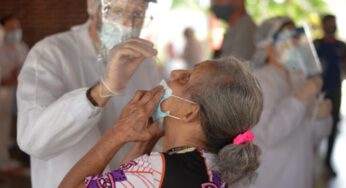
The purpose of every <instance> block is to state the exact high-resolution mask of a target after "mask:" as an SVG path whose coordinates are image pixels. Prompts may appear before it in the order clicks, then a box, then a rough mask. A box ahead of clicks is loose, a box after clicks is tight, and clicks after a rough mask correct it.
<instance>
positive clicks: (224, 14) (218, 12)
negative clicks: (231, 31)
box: [211, 5, 235, 21]
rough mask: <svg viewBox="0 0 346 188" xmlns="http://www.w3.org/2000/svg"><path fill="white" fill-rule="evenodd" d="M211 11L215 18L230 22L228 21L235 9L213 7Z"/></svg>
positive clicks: (228, 6)
mask: <svg viewBox="0 0 346 188" xmlns="http://www.w3.org/2000/svg"><path fill="white" fill-rule="evenodd" d="M211 10H212V11H213V12H214V14H215V16H216V17H217V18H219V19H222V20H224V21H228V19H229V18H230V17H231V16H232V15H233V13H234V12H235V8H234V6H233V5H213V6H212V7H211Z"/></svg>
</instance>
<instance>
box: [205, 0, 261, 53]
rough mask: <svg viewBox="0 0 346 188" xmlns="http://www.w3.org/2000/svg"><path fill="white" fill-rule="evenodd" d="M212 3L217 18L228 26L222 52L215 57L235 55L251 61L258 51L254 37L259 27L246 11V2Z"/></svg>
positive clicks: (239, 0) (224, 0)
mask: <svg viewBox="0 0 346 188" xmlns="http://www.w3.org/2000/svg"><path fill="white" fill-rule="evenodd" d="M211 3H212V11H213V13H214V14H215V16H216V17H217V18H219V19H221V20H223V21H225V22H226V24H227V25H228V30H227V32H226V34H225V36H224V39H223V43H222V47H221V50H220V51H219V52H216V54H215V55H214V56H216V57H217V56H223V57H227V56H229V55H235V56H237V57H240V58H242V59H244V60H251V58H252V56H253V54H254V52H255V50H256V47H255V43H254V37H255V33H256V29H257V26H256V24H255V22H254V21H253V20H252V18H251V17H250V15H249V14H248V13H247V11H246V7H245V4H246V3H245V0H211ZM217 53H219V54H217Z"/></svg>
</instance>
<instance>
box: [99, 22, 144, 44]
mask: <svg viewBox="0 0 346 188" xmlns="http://www.w3.org/2000/svg"><path fill="white" fill-rule="evenodd" d="M98 34H99V37H100V40H101V42H102V44H103V45H104V46H105V47H106V48H107V49H108V50H110V49H112V48H113V47H114V46H115V45H117V44H120V43H121V42H124V41H125V40H127V39H129V38H131V37H138V36H139V31H138V30H133V29H132V28H129V27H126V26H123V25H121V24H119V23H118V22H112V21H109V20H106V19H103V20H102V26H101V29H100V31H99V32H98Z"/></svg>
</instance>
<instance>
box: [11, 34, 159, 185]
mask: <svg viewBox="0 0 346 188" xmlns="http://www.w3.org/2000/svg"><path fill="white" fill-rule="evenodd" d="M104 70H105V65H104V64H103V63H100V62H98V61H97V54H96V52H95V49H94V46H93V44H92V41H91V39H90V37H89V33H88V28H87V27H79V28H76V29H73V30H70V31H68V32H65V33H61V34H57V35H54V36H51V37H48V38H45V39H44V40H42V41H40V42H39V43H37V44H36V45H35V46H34V47H33V49H32V50H31V51H30V53H29V55H28V58H27V59H26V62H25V64H24V67H23V69H22V71H21V73H20V76H19V85H18V92H17V98H18V107H19V116H18V143H19V146H20V148H21V149H22V150H23V151H25V152H27V153H28V154H30V156H31V173H32V174H31V175H32V185H33V188H51V187H57V185H58V184H59V183H60V181H61V180H62V178H63V177H64V176H65V175H66V173H67V172H68V170H69V169H70V168H71V167H72V166H73V165H74V164H75V163H76V162H77V161H78V160H79V159H80V158H81V157H82V156H83V155H84V154H85V153H86V152H87V151H88V150H89V149H90V148H91V147H92V146H93V145H94V144H95V143H96V142H97V141H98V140H99V139H100V137H101V135H102V134H103V133H104V132H105V130H106V129H108V128H110V127H112V126H113V125H114V123H115V121H116V119H117V117H118V116H119V114H120V112H121V110H122V108H123V107H124V106H125V105H126V104H127V102H128V101H129V100H130V99H131V98H132V97H133V95H134V93H135V91H136V90H137V89H151V88H152V87H154V86H156V85H158V83H159V81H160V78H159V76H158V72H157V70H156V67H155V65H154V63H153V62H152V61H151V60H148V61H146V62H144V63H143V64H142V65H141V66H140V67H139V69H138V70H137V72H136V73H135V74H134V75H133V77H132V79H131V80H130V81H129V83H128V87H127V88H128V90H127V93H126V96H117V97H113V98H112V100H111V101H109V103H108V104H107V106H106V107H105V108H104V109H103V108H97V107H94V106H93V105H92V104H91V103H90V102H89V100H88V99H87V98H86V91H87V89H88V88H89V87H91V86H92V85H93V84H95V83H96V82H98V81H99V78H100V77H101V75H102V73H103V72H104ZM128 149H129V145H126V146H125V148H122V150H121V151H120V152H119V153H118V155H117V156H116V157H115V158H114V159H113V160H112V162H111V165H110V167H111V168H112V169H115V168H116V166H117V165H118V164H119V162H120V160H121V159H122V157H123V155H124V154H125V153H126V150H128ZM108 170H109V169H108Z"/></svg>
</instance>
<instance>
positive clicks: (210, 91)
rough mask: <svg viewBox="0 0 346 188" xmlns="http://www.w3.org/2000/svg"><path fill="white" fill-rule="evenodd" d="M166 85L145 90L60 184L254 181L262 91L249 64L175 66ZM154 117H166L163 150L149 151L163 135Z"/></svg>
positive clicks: (194, 184) (221, 184) (166, 184)
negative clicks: (118, 160)
mask: <svg viewBox="0 0 346 188" xmlns="http://www.w3.org/2000/svg"><path fill="white" fill-rule="evenodd" d="M163 86H164V87H163V88H162V87H157V88H155V89H153V90H151V91H138V92H137V93H136V95H135V96H134V97H133V99H132V100H131V101H130V102H129V103H128V105H127V106H126V107H125V108H124V109H123V112H122V115H121V116H120V119H119V120H118V121H117V122H116V123H115V125H114V127H113V128H112V129H110V130H109V131H108V132H107V133H106V134H105V135H104V136H103V138H102V139H101V140H100V141H99V143H98V144H96V145H95V146H94V148H93V149H91V150H90V151H89V152H88V153H87V154H86V155H85V156H84V157H83V158H82V159H81V160H80V161H79V162H78V163H77V164H76V165H75V166H74V167H73V168H72V169H71V170H70V172H69V173H68V174H67V175H66V176H65V178H64V180H63V181H62V182H61V184H60V187H68V188H71V187H85V186H86V187H109V188H111V187H175V188H176V187H224V186H225V185H226V184H228V185H233V184H235V183H237V182H239V181H240V180H244V179H245V180H249V179H250V180H251V179H252V177H253V176H254V175H255V171H256V169H257V168H258V166H259V160H258V159H259V155H260V150H259V148H258V147H257V146H256V145H255V144H253V143H252V141H253V134H252V133H251V132H250V131H249V129H251V128H253V126H254V125H256V124H257V122H258V120H259V117H260V114H261V111H262V94H261V90H260V88H259V85H258V84H257V81H256V79H255V78H254V77H253V76H252V75H251V73H250V71H249V70H248V69H247V68H246V66H244V63H243V62H240V61H239V60H238V59H236V58H233V57H230V58H227V59H220V60H213V61H206V62H202V63H200V64H199V65H197V66H195V67H194V69H193V70H192V71H189V70H179V71H173V72H172V74H171V80H170V81H169V82H168V84H167V85H165V84H163ZM160 99H161V100H160ZM158 104H159V105H158ZM162 111H164V112H162ZM152 114H154V116H153V118H154V119H158V118H164V125H165V137H164V152H162V153H158V152H152V153H150V154H147V152H148V151H147V148H148V146H150V145H152V143H153V142H152V140H155V138H156V135H157V134H158V133H159V132H160V131H159V128H158V127H157V125H156V124H155V123H152V121H150V119H151V116H152ZM127 142H137V146H135V147H136V148H134V150H133V152H130V156H128V157H127V158H126V161H127V163H125V164H123V165H121V166H120V168H119V169H116V170H113V171H110V172H108V173H104V174H102V175H99V174H101V173H102V172H103V171H104V170H105V167H106V165H107V163H108V162H109V161H110V159H111V158H112V157H113V156H114V155H116V153H117V151H118V150H119V149H120V148H121V147H122V145H124V144H125V143H127ZM139 151H143V152H142V153H139ZM140 155H141V156H140ZM135 158H136V159H135ZM131 159H132V160H131ZM86 177H87V178H86ZM85 178H86V179H85Z"/></svg>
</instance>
